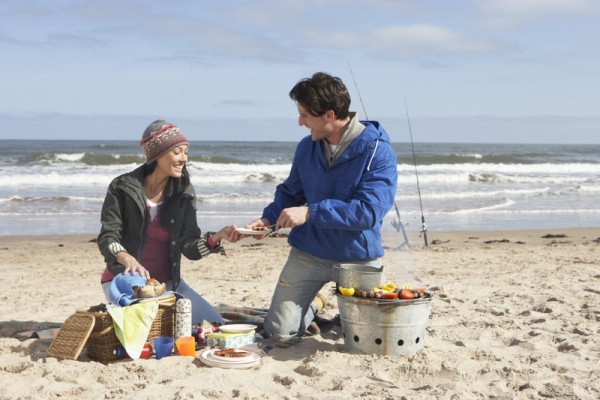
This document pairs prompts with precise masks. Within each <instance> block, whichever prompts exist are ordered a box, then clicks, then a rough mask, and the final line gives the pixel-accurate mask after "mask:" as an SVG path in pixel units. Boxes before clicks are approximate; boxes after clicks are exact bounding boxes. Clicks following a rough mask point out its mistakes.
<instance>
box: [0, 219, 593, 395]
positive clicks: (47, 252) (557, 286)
mask: <svg viewBox="0 0 600 400" xmlns="http://www.w3.org/2000/svg"><path fill="white" fill-rule="evenodd" d="M548 234H549V235H550V236H547V235H548ZM410 239H411V244H412V245H413V249H412V250H407V249H406V248H403V249H397V248H396V247H397V246H398V245H399V244H400V243H401V242H403V240H402V237H401V235H400V234H395V233H393V232H392V233H388V234H387V235H386V236H385V241H384V243H385V245H386V255H385V257H384V259H383V262H384V265H385V266H386V273H387V277H388V278H389V279H392V280H394V281H395V282H396V283H399V284H412V285H413V286H424V287H426V288H427V289H428V290H430V291H431V292H433V293H434V299H433V303H432V310H431V315H430V319H429V324H428V328H427V333H426V336H425V338H424V342H423V348H422V349H421V350H420V351H418V352H417V353H416V354H411V355H395V356H387V355H385V356H380V355H374V354H360V353H358V352H356V351H350V350H347V349H345V347H344V339H343V337H342V336H341V330H339V329H334V330H332V331H330V332H327V333H324V334H322V335H317V336H313V337H308V338H303V339H302V340H301V341H299V343H296V344H294V345H292V346H289V347H281V348H278V347H276V348H274V349H272V350H270V351H269V352H268V354H267V355H266V356H265V357H263V358H262V362H261V364H260V366H259V367H258V368H256V369H250V370H231V369H221V368H211V367H207V366H205V365H204V364H202V363H201V362H200V361H199V360H198V359H192V358H191V357H175V356H174V357H168V358H164V359H161V360H155V359H150V360H135V361H132V360H129V361H123V362H116V363H111V364H108V365H103V364H101V363H98V362H94V361H90V359H89V358H88V357H87V355H86V351H85V350H84V351H83V353H82V354H81V356H80V357H79V359H78V360H76V361H73V360H62V361H59V360H57V359H55V358H51V357H46V351H47V349H48V347H49V346H50V344H51V342H52V340H51V339H39V338H28V339H23V338H17V337H16V334H17V333H18V332H22V331H28V330H39V329H45V328H48V327H53V326H60V325H61V324H62V323H63V322H64V321H65V320H66V318H67V317H68V316H70V315H71V314H73V313H74V312H75V311H76V310H78V309H84V308H88V307H89V306H92V305H96V304H99V303H102V302H104V298H103V295H102V292H101V290H100V286H99V275H100V272H101V270H102V258H101V256H100V254H99V252H98V250H97V247H96V244H95V243H94V242H93V235H89V236H86V235H84V236H44V237H0V268H1V274H2V285H3V290H2V294H1V295H0V296H1V298H2V301H1V304H0V310H1V312H0V315H1V318H0V399H55V398H61V399H70V398H79V399H232V398H239V399H316V398H319V399H349V398H361V399H394V400H399V399H432V398H437V399H479V398H480V399H488V398H494V399H514V398H519V399H521V398H522V399H598V398H600V309H599V308H598V304H599V302H600V301H599V300H600V268H599V265H600V243H599V242H600V229H559V230H544V231H517V232H512V231H510V232H509V231H502V232H440V233H437V232H429V234H428V239H429V242H430V245H429V247H428V248H424V247H423V239H422V238H419V237H416V236H415V235H412V236H411V238H410ZM288 250H289V247H288V245H287V242H286V240H285V238H267V239H265V240H262V241H255V240H254V239H244V240H242V241H240V242H238V243H236V244H230V245H228V246H227V253H228V256H227V257H220V256H211V257H209V258H206V259H204V260H200V261H194V262H191V261H188V260H185V261H184V263H183V275H184V277H185V279H186V280H187V281H188V283H190V284H192V285H193V286H194V287H196V288H197V289H198V290H199V291H200V292H201V293H203V295H204V296H205V297H206V298H207V300H209V301H210V302H211V303H213V304H215V305H216V304H221V303H223V304H229V305H237V306H252V307H267V306H268V304H269V301H270V297H271V294H272V290H273V288H274V285H275V282H276V280H277V276H278V273H279V271H280V270H281V267H282V265H283V263H284V260H285V259H286V256H287V252H288ZM333 289H334V286H333V284H330V285H328V286H326V287H325V288H324V289H323V291H322V293H323V294H325V295H326V297H327V298H328V299H329V302H328V305H327V306H326V308H325V315H326V316H329V317H332V316H334V315H335V314H337V313H338V309H337V300H336V297H335V295H334V294H333Z"/></svg>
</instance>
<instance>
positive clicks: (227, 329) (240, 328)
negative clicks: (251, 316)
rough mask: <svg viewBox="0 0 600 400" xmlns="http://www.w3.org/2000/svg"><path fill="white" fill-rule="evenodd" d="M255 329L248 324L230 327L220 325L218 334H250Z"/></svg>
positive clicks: (254, 326)
mask: <svg viewBox="0 0 600 400" xmlns="http://www.w3.org/2000/svg"><path fill="white" fill-rule="evenodd" d="M255 329H256V325H250V324H231V325H221V326H220V327H219V332H223V333H244V332H251V331H253V330H255Z"/></svg>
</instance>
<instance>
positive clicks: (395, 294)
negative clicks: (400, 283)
mask: <svg viewBox="0 0 600 400" xmlns="http://www.w3.org/2000/svg"><path fill="white" fill-rule="evenodd" d="M383 297H385V298H386V299H388V300H393V299H397V298H398V292H384V293H383Z"/></svg>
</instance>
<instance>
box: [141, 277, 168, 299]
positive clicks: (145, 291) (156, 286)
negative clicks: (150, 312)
mask: <svg viewBox="0 0 600 400" xmlns="http://www.w3.org/2000/svg"><path fill="white" fill-rule="evenodd" d="M132 289H133V297H134V298H136V299H142V298H147V297H156V296H161V295H163V294H165V292H166V291H167V285H165V283H164V282H163V283H160V282H159V281H157V280H156V279H154V278H150V279H148V280H147V281H146V286H133V287H132Z"/></svg>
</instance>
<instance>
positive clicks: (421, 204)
mask: <svg viewBox="0 0 600 400" xmlns="http://www.w3.org/2000/svg"><path fill="white" fill-rule="evenodd" d="M404 108H405V109H406V120H407V121H408V133H409V134H410V145H411V147H412V156H413V164H414V166H415V176H416V177H417V192H418V193H419V206H420V207H421V224H422V227H423V230H422V231H421V232H423V239H424V240H425V247H428V246H429V244H428V243H427V224H426V223H425V216H424V215H423V201H422V200H421V185H419V172H418V171H417V157H416V156H415V143H414V142H413V136H412V129H411V128H410V117H409V115H408V104H407V103H406V97H405V98H404Z"/></svg>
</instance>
